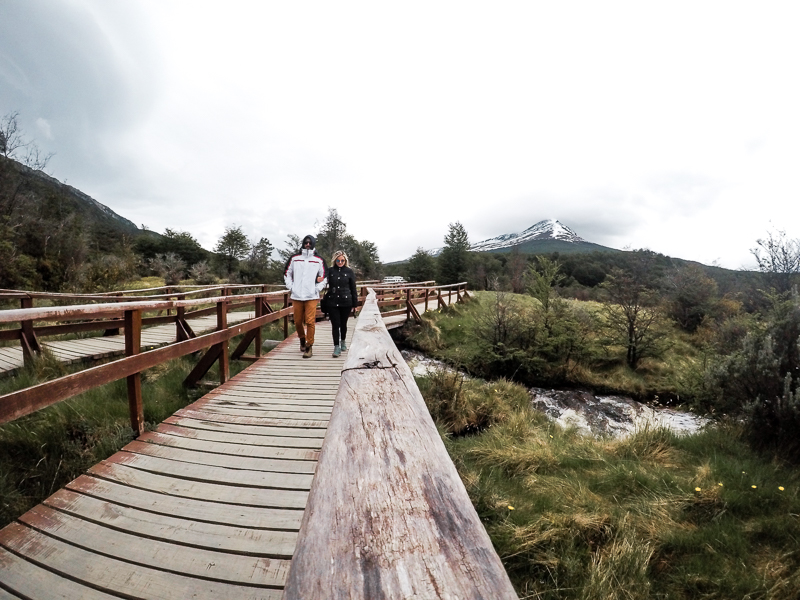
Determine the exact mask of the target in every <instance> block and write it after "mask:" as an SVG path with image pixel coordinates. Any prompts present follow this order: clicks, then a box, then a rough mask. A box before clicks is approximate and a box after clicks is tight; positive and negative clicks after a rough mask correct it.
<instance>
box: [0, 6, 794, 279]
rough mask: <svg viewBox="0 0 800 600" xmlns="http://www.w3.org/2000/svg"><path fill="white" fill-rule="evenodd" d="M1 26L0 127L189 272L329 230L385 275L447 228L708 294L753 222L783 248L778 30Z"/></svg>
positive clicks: (549, 10)
mask: <svg viewBox="0 0 800 600" xmlns="http://www.w3.org/2000/svg"><path fill="white" fill-rule="evenodd" d="M11 4H13V6H11V7H10V8H9V5H3V7H0V17H2V16H3V15H2V12H3V11H6V13H7V14H6V16H10V17H16V18H17V19H21V18H22V17H23V16H27V17H28V18H27V19H25V22H24V27H27V28H28V29H31V28H38V33H37V31H28V32H27V35H26V36H24V37H19V36H18V37H15V38H14V40H13V41H14V45H13V46H12V45H11V44H10V43H8V44H5V43H4V42H3V41H0V78H4V79H3V80H0V83H2V81H10V79H9V78H11V77H12V75H13V79H14V81H26V82H28V83H27V84H26V85H27V86H28V87H27V88H26V90H27V91H25V94H27V96H21V95H20V94H22V92H19V93H17V95H16V96H11V95H6V96H4V92H2V91H0V101H2V102H7V101H13V100H14V98H17V99H19V98H26V99H27V100H26V101H29V105H30V106H32V107H40V108H37V109H36V110H37V111H38V114H40V115H41V118H42V119H44V120H45V121H46V122H47V123H49V124H52V127H53V131H55V132H57V135H56V136H55V139H54V140H53V144H52V147H48V148H47V149H48V150H53V151H55V152H56V158H55V159H54V161H53V162H52V163H51V168H52V169H53V172H54V174H55V175H56V176H58V177H60V178H63V179H69V180H70V183H72V184H73V185H76V186H78V187H80V188H81V189H83V190H84V191H86V192H87V193H89V194H91V195H92V196H94V197H95V198H97V199H98V200H99V201H101V202H103V203H105V204H107V205H109V206H110V207H111V208H113V209H114V210H116V211H117V212H119V213H121V214H122V215H124V216H126V217H128V218H130V219H132V220H133V221H134V222H137V223H146V224H148V225H149V226H150V227H151V228H153V229H156V230H159V231H163V230H164V228H166V227H170V228H174V229H185V230H189V231H191V232H192V233H193V234H195V235H196V236H197V237H198V239H200V241H201V242H202V243H203V244H204V245H205V246H206V247H211V246H213V244H214V243H215V242H216V240H217V239H218V238H219V236H220V235H221V234H222V232H223V230H224V227H225V225H229V224H231V223H238V224H241V225H242V227H243V229H244V230H245V231H246V232H247V233H248V235H250V236H251V237H261V236H265V237H268V238H270V240H271V241H272V242H273V243H275V244H276V245H281V244H282V242H283V239H285V235H286V234H287V233H298V234H301V235H302V234H304V233H306V232H308V231H310V230H311V229H313V226H314V223H315V221H317V220H319V219H322V218H324V216H325V213H326V211H327V208H328V207H336V208H338V209H339V212H340V214H341V215H342V216H343V218H344V220H345V221H346V222H347V224H348V228H349V229H350V231H351V232H352V233H353V234H354V235H356V236H357V237H359V238H361V239H370V240H372V241H374V242H375V243H376V244H377V246H378V249H379V251H380V253H381V257H382V258H383V259H384V260H397V259H400V258H405V257H407V256H409V255H410V254H411V253H413V251H414V250H415V249H416V247H417V246H424V247H436V246H440V245H441V243H442V237H443V236H444V234H445V233H446V231H447V225H448V223H451V222H454V221H461V222H462V223H464V225H465V226H466V227H467V230H468V231H469V233H470V237H471V238H472V239H473V240H476V241H477V240H479V239H485V238H488V237H493V236H495V235H498V234H500V233H506V232H510V231H521V230H522V229H525V228H526V227H528V226H530V225H532V224H533V223H534V222H536V221H538V220H541V219H544V218H558V219H560V220H561V221H562V222H564V223H565V224H567V225H569V226H570V227H572V228H573V229H575V230H576V231H577V232H578V234H579V235H581V236H582V237H584V238H587V239H589V240H590V241H594V242H597V243H600V244H604V245H609V246H614V247H622V246H625V245H631V246H633V247H650V248H652V249H653V250H656V251H659V252H663V253H665V254H670V255H674V256H680V257H682V258H688V259H694V260H700V261H703V262H711V261H713V260H718V261H719V262H720V263H721V264H722V265H723V266H726V267H731V268H738V267H740V266H742V265H743V264H745V263H746V262H747V259H748V249H749V248H750V247H751V246H752V245H753V244H754V241H755V239H756V238H757V237H759V236H761V235H763V233H764V232H765V231H766V229H767V228H768V227H769V224H770V223H771V222H772V223H778V224H785V226H786V227H785V228H786V229H787V233H789V234H790V235H792V236H800V230H798V231H792V230H791V229H792V226H793V225H792V224H793V223H796V222H797V217H798V216H799V214H798V213H799V211H798V209H797V208H796V206H797V204H798V202H797V197H798V192H800V183H798V182H797V181H796V177H795V176H794V174H793V173H794V169H795V166H796V164H797V162H798V159H800V156H799V154H800V151H798V147H797V143H796V140H797V139H798V137H800V116H798V115H800V113H798V111H797V110H796V107H797V106H798V105H800V83H799V82H798V81H797V78H795V77H791V76H790V74H791V73H794V72H796V71H797V64H796V63H797V60H798V59H797V57H798V56H800V38H798V37H797V36H796V35H795V32H794V27H793V23H795V22H796V16H797V14H796V13H797V9H795V7H794V5H793V4H789V3H770V4H768V5H759V6H758V7H756V6H746V5H738V4H731V3H725V2H710V3H702V4H697V3H685V2H677V3H670V4H668V5H652V4H643V3H639V2H609V3H599V4H598V3H590V2H570V3H556V4H553V3H551V4H542V3H530V2H504V3H500V4H494V5H491V6H489V5H480V4H469V3H456V2H437V3H422V2H407V3H403V4H402V5H382V4H375V3H369V2H338V3H335V4H330V3H323V2H311V3H303V4H289V3H283V4H277V3H252V2H244V1H234V2H230V3H228V4H226V5H225V7H224V8H221V7H220V5H219V4H218V3H211V2H201V1H197V2H192V3H191V4H187V3H185V2H178V1H164V2H159V3H150V2H133V1H131V2H126V3H125V4H124V5H120V4H119V3H114V4H109V3H107V2H101V1H100V0H81V1H78V0H73V1H70V2H60V3H59V2H56V3H47V4H45V3H43V2H37V1H35V0H32V2H31V4H30V6H32V7H34V8H37V9H38V12H36V14H34V15H32V14H28V15H26V14H24V10H23V9H22V8H20V7H19V6H18V5H16V4H14V3H11ZM45 7H48V8H52V9H53V10H50V11H46V10H44V9H45ZM34 8H31V9H30V11H33V10H34ZM33 17H35V18H33ZM48 19H52V20H53V21H52V22H53V25H52V27H51V26H50V25H48V23H49V21H48ZM0 20H2V19H0ZM56 20H58V23H57V25H58V26H56ZM63 22H69V23H71V24H72V26H71V27H63V26H62V25H61V24H62V23H63ZM46 32H49V33H51V34H53V35H52V36H51V37H47V36H44V35H40V34H43V33H46ZM53 32H55V33H53ZM2 33H4V32H3V31H2V25H0V34H2ZM34 34H36V35H34ZM2 39H3V36H2V35H0V40H2ZM43 39H44V40H48V41H47V42H42V40H43ZM34 40H36V43H34ZM54 53H57V54H58V56H55V55H54ZM56 59H58V60H56ZM4 64H6V65H8V64H13V65H14V66H15V69H14V70H12V71H13V73H12V71H9V70H8V69H4V68H3V67H2V65H4ZM59 65H62V66H63V65H66V67H68V68H67V69H66V72H68V73H71V74H73V76H71V77H60V76H58V69H59V68H60V67H59ZM66 67H65V68H66ZM6 72H7V74H6ZM2 87H3V86H2V85H0V90H2ZM8 108H9V109H10V108H15V106H10V107H8ZM19 108H22V107H21V106H20V107H19ZM35 114H36V113H35ZM45 137H47V136H45Z"/></svg>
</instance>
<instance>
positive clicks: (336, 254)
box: [331, 250, 350, 267]
mask: <svg viewBox="0 0 800 600" xmlns="http://www.w3.org/2000/svg"><path fill="white" fill-rule="evenodd" d="M340 256H343V257H344V266H345V267H349V266H350V261H349V260H348V258H347V254H345V253H344V252H343V251H341V250H337V251H336V252H334V253H333V258H332V259H331V266H332V267H335V266H336V259H337V258H339V257H340Z"/></svg>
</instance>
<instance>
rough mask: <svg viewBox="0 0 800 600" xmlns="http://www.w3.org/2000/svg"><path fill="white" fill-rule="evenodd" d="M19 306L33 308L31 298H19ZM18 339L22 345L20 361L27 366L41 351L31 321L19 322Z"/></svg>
mask: <svg viewBox="0 0 800 600" xmlns="http://www.w3.org/2000/svg"><path fill="white" fill-rule="evenodd" d="M20 308H33V298H30V297H27V298H20ZM19 341H20V344H21V346H22V361H23V364H25V366H27V365H29V364H31V363H32V362H33V359H34V357H35V356H36V355H37V354H39V353H40V352H41V351H42V348H41V346H39V340H37V339H36V332H34V330H33V321H21V322H20V330H19Z"/></svg>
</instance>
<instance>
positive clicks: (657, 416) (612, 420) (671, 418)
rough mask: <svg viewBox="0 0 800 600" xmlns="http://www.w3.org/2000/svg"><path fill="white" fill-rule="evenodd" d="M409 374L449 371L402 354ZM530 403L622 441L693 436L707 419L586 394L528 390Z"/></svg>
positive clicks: (566, 423)
mask: <svg viewBox="0 0 800 600" xmlns="http://www.w3.org/2000/svg"><path fill="white" fill-rule="evenodd" d="M402 355H403V357H404V358H405V359H406V363H407V364H408V366H409V368H410V369H411V372H412V373H413V374H414V375H415V376H417V377H420V376H423V375H425V374H427V373H428V372H429V371H430V370H432V369H440V368H445V369H449V367H447V366H446V365H445V364H444V363H442V362H440V361H436V360H433V359H431V358H428V357H426V356H425V355H424V354H421V353H419V352H414V351H411V350H403V351H402ZM528 391H529V392H530V395H531V403H532V405H533V407H534V408H536V409H538V410H541V411H542V412H544V413H545V414H546V415H547V416H548V417H550V418H551V419H552V420H553V421H555V422H557V423H559V424H560V425H562V426H563V427H575V428H577V429H578V430H579V431H581V432H583V433H585V434H586V435H598V436H600V435H609V436H612V437H624V436H626V435H629V434H631V433H633V432H634V431H637V430H638V429H642V428H644V427H648V426H649V427H666V428H667V429H670V430H672V431H674V432H676V433H684V434H685V433H693V432H696V431H698V430H699V429H701V428H702V427H703V426H704V425H706V424H707V423H708V419H705V418H703V417H699V416H698V415H695V414H692V413H690V412H683V411H680V410H675V409H672V408H666V407H659V406H650V405H647V404H643V403H641V402H637V401H636V400H633V399H632V398H628V397H626V396H596V395H594V394H593V393H591V392H589V391H585V390H554V389H544V388H528Z"/></svg>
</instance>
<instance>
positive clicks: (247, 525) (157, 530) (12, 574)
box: [0, 296, 455, 600]
mask: <svg viewBox="0 0 800 600" xmlns="http://www.w3.org/2000/svg"><path fill="white" fill-rule="evenodd" d="M452 301H455V296H454V297H453V299H452ZM435 307H436V304H435V302H430V303H429V308H430V309H434V308H435ZM418 311H419V312H420V313H422V312H423V311H424V303H420V305H419V306H418ZM233 315H237V316H239V313H231V316H233ZM241 316H242V318H246V315H244V314H242V315H241ZM212 319H213V320H212ZM208 320H209V323H208V325H207V326H206V328H207V329H213V328H214V327H215V325H216V321H215V318H213V317H211V318H209V319H208ZM404 320H405V315H397V316H394V317H388V318H387V321H390V323H391V324H394V325H395V326H397V325H399V324H401V323H402V321H404ZM165 327H168V328H169V329H170V330H171V332H174V327H173V326H165ZM192 327H193V328H195V330H200V329H202V328H203V326H202V325H199V324H198V325H195V324H192ZM153 329H156V328H153ZM172 335H173V339H174V333H172ZM142 337H143V340H142V345H143V346H144V345H146V344H152V345H156V344H160V343H164V341H163V340H165V339H167V338H168V337H169V336H166V335H164V336H163V337H160V338H159V337H158V336H154V337H149V338H148V337H147V331H145V332H144V333H143V336H142ZM145 340H149V341H145ZM156 340H158V341H156ZM79 341H81V342H89V341H91V348H92V351H93V352H97V353H102V352H107V351H108V352H114V350H113V346H112V345H111V344H109V341H112V343H113V338H112V337H107V338H92V339H91V340H79ZM167 341H169V340H168V339H167ZM77 347H81V346H77ZM87 347H90V345H89V344H87ZM54 348H56V349H55V350H54V352H56V353H57V354H58V355H60V356H62V357H64V359H66V360H73V359H72V358H71V356H72V355H74V354H77V355H79V356H85V355H81V354H80V352H78V351H77V350H76V346H75V345H70V344H68V343H58V346H55V347H54ZM314 348H315V353H314V356H313V358H311V359H309V360H304V359H302V358H301V353H300V352H299V347H298V342H297V337H296V336H291V337H290V338H288V339H287V340H285V341H284V342H282V343H280V344H279V345H278V346H277V347H276V348H275V349H273V350H272V351H271V352H269V353H268V354H267V355H266V356H265V357H264V358H262V359H260V360H258V361H257V362H255V363H254V364H252V365H251V366H250V367H248V368H247V369H245V370H244V371H242V372H241V373H240V374H239V375H237V376H236V377H234V378H232V379H231V380H230V381H228V382H227V383H225V384H223V385H221V386H220V387H218V388H217V389H215V390H214V391H212V392H210V393H208V394H206V395H205V396H204V397H203V398H201V399H200V400H198V401H197V402H195V403H193V404H191V405H189V406H187V407H186V408H184V409H182V410H180V411H178V412H177V413H175V414H174V415H173V416H172V417H170V418H168V419H167V420H165V421H164V422H163V423H162V424H161V425H159V426H158V428H157V429H156V430H155V431H152V432H147V433H145V434H143V435H142V436H140V437H139V438H138V439H137V440H135V441H133V442H131V443H130V444H128V445H127V446H125V447H124V448H123V449H122V450H121V451H120V452H117V453H116V454H114V455H113V456H111V457H110V458H108V459H107V460H104V461H102V462H100V463H99V464H97V465H95V466H93V467H92V468H90V469H89V470H88V471H87V473H86V474H84V475H81V476H80V477H78V478H77V479H75V480H74V481H72V482H70V483H69V484H68V485H67V486H65V488H64V489H62V490H59V491H58V492H56V493H55V494H53V495H52V496H50V497H49V498H47V499H46V500H45V501H44V502H43V503H42V504H40V505H38V506H36V507H35V508H33V509H32V510H30V511H28V512H27V513H25V514H24V515H22V516H21V517H20V518H19V519H18V520H17V521H16V522H15V523H12V524H11V525H9V526H8V527H6V528H5V529H3V530H2V531H0V600H5V599H7V598H14V599H18V598H37V599H51V598H59V599H76V600H77V599H90V600H91V599H95V598H97V599H101V598H120V597H124V598H163V599H184V598H196V599H198V600H202V599H206V598H209V599H210V598H221V599H228V598H237V599H250V598H252V599H262V600H263V599H267V600H269V599H275V600H277V599H279V598H281V597H282V595H283V588H284V584H285V582H286V580H287V576H288V573H289V567H290V564H291V559H292V556H293V555H294V552H295V547H296V544H297V538H298V531H299V530H300V524H301V520H302V518H303V512H304V510H305V508H306V504H307V501H308V496H309V491H310V489H311V484H312V479H313V477H314V473H315V469H316V466H317V460H318V458H319V454H320V451H321V448H322V445H323V441H324V438H325V434H326V431H327V427H328V422H329V420H330V415H331V411H332V408H333V405H334V399H335V398H336V396H337V390H338V387H339V382H340V379H341V373H342V368H343V365H344V364H345V357H344V356H343V357H340V358H338V359H334V358H332V357H331V352H332V349H333V348H332V343H331V336H330V324H329V323H327V322H322V323H319V324H318V325H317V341H316V343H315V345H314ZM0 360H3V356H2V355H0ZM20 362H21V358H20Z"/></svg>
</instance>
